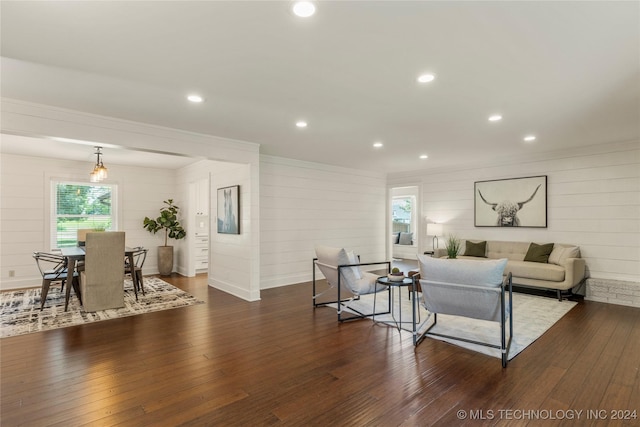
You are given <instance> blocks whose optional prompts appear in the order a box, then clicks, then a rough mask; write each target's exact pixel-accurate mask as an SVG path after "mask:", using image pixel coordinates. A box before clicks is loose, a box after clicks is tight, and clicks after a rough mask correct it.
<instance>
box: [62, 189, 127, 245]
mask: <svg viewBox="0 0 640 427" xmlns="http://www.w3.org/2000/svg"><path fill="white" fill-rule="evenodd" d="M115 200H116V186H115V185H109V184H100V183H97V184H87V183H79V182H62V181H53V182H52V209H51V213H52V215H51V216H52V218H51V219H52V220H51V224H52V225H51V247H52V248H61V247H65V246H75V245H77V243H78V240H77V231H78V230H79V229H83V228H90V229H97V230H114V229H116V225H117V222H116V214H115V213H116V209H115V206H114V204H115Z"/></svg>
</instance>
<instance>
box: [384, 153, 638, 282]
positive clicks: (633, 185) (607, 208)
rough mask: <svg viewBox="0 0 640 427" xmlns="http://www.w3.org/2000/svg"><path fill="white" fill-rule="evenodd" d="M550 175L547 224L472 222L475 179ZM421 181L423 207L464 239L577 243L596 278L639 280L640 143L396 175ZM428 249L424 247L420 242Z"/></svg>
mask: <svg viewBox="0 0 640 427" xmlns="http://www.w3.org/2000/svg"><path fill="white" fill-rule="evenodd" d="M536 175H547V191H548V196H547V214H548V223H547V228H543V229H535V228H494V227H474V225H473V224H474V218H473V212H474V211H473V200H474V197H473V186H474V182H475V181H482V180H491V179H503V178H516V177H526V176H536ZM388 180H389V185H390V186H399V185H402V184H403V183H406V182H408V183H413V182H415V181H416V180H420V181H421V182H422V188H423V192H422V203H423V205H422V207H423V210H422V213H423V217H424V218H423V221H424V219H425V218H428V219H430V220H433V221H435V222H442V223H444V232H445V234H448V233H453V234H456V235H457V236H458V237H460V238H461V239H468V238H470V239H487V240H509V241H534V242H539V243H545V242H557V243H572V244H576V245H579V246H580V249H581V252H582V256H583V257H584V258H585V259H586V264H587V268H588V271H589V274H590V276H591V277H594V278H607V279H617V280H627V281H636V282H638V281H640V142H638V141H634V142H627V143H614V144H603V145H598V146H591V147H586V148H581V149H576V150H571V151H557V152H554V153H546V154H541V155H538V156H535V157H533V156H532V157H531V158H529V159H515V160H514V159H511V160H509V161H507V160H504V161H496V162H495V163H492V164H478V165H473V166H467V167H460V168H451V169H446V170H444V169H440V170H432V171H428V170H426V171H417V172H412V173H404V174H392V175H390V176H389V177H388ZM421 249H424V248H421Z"/></svg>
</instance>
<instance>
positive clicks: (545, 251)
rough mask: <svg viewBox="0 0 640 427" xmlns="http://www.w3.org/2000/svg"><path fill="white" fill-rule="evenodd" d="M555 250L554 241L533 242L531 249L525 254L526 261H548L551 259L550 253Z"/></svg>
mask: <svg viewBox="0 0 640 427" xmlns="http://www.w3.org/2000/svg"><path fill="white" fill-rule="evenodd" d="M552 250H553V243H545V244H544V245H538V244H537V243H531V244H530V245H529V250H528V251H527V254H526V255H525V256H524V260H525V261H529V262H541V263H545V264H546V263H547V262H548V261H549V255H550V254H551V251H552Z"/></svg>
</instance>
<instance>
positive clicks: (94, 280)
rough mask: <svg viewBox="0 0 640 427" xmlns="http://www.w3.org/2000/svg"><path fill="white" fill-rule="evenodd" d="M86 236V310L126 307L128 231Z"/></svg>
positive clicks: (83, 282)
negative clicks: (124, 266)
mask: <svg viewBox="0 0 640 427" xmlns="http://www.w3.org/2000/svg"><path fill="white" fill-rule="evenodd" d="M86 239H87V240H86V244H85V253H86V255H85V263H84V271H81V273H80V289H81V294H82V301H83V304H82V306H83V308H84V311H87V312H93V311H99V310H107V309H111V308H119V307H123V306H124V269H123V268H122V257H123V254H124V240H125V233H124V232H123V231H110V232H100V233H87V236H86Z"/></svg>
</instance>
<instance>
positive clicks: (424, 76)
mask: <svg viewBox="0 0 640 427" xmlns="http://www.w3.org/2000/svg"><path fill="white" fill-rule="evenodd" d="M435 78H436V76H434V75H433V74H431V73H427V74H422V75H420V76H418V82H419V83H429V82H432V81H433V79H435Z"/></svg>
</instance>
